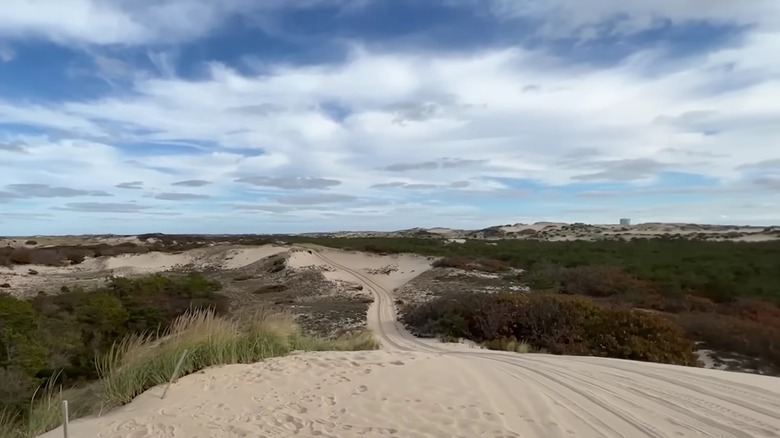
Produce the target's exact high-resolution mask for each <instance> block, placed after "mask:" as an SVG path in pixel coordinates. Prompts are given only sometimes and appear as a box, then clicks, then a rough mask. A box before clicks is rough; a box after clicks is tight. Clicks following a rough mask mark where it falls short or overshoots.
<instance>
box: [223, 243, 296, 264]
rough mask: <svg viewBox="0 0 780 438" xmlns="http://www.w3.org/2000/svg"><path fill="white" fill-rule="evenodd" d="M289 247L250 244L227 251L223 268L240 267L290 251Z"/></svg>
mask: <svg viewBox="0 0 780 438" xmlns="http://www.w3.org/2000/svg"><path fill="white" fill-rule="evenodd" d="M288 250H289V248H287V247H284V246H277V245H262V246H249V247H246V248H236V249H231V250H229V251H227V253H226V254H225V261H224V262H223V263H222V269H238V268H243V267H244V266H248V265H251V264H252V263H256V262H258V261H260V260H263V259H265V258H267V257H271V256H273V255H277V254H281V253H283V252H285V251H288Z"/></svg>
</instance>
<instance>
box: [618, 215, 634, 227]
mask: <svg viewBox="0 0 780 438" xmlns="http://www.w3.org/2000/svg"><path fill="white" fill-rule="evenodd" d="M620 225H623V226H624V227H627V226H630V225H631V219H630V218H627V217H622V218H620Z"/></svg>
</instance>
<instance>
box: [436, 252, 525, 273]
mask: <svg viewBox="0 0 780 438" xmlns="http://www.w3.org/2000/svg"><path fill="white" fill-rule="evenodd" d="M433 266H434V267H436V268H456V269H462V270H465V271H482V272H488V273H499V272H505V271H508V270H509V269H511V267H510V266H509V264H507V263H506V262H504V261H501V260H497V259H488V258H473V257H464V256H456V257H444V258H442V259H439V260H436V261H435V262H434V263H433Z"/></svg>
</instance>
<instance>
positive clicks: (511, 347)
mask: <svg viewBox="0 0 780 438" xmlns="http://www.w3.org/2000/svg"><path fill="white" fill-rule="evenodd" d="M484 345H485V348H487V349H489V350H500V351H511V352H513V353H531V352H533V351H534V349H533V348H532V347H531V344H529V343H528V342H525V341H518V340H517V339H515V338H514V337H511V338H505V339H497V340H494V341H489V342H486V343H485V344H484Z"/></svg>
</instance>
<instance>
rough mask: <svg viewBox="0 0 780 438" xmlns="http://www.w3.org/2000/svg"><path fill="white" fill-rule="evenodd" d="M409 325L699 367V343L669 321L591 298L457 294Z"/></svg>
mask: <svg viewBox="0 0 780 438" xmlns="http://www.w3.org/2000/svg"><path fill="white" fill-rule="evenodd" d="M403 320H404V322H405V323H406V324H407V325H408V326H409V327H410V328H411V329H412V331H414V332H416V333H419V334H433V335H438V336H444V337H456V338H457V337H465V338H468V339H471V340H473V341H476V342H480V343H493V342H494V341H501V340H506V339H517V340H522V341H524V342H527V343H528V344H529V345H531V346H532V347H533V348H535V349H543V350H546V351H549V352H550V353H553V354H575V355H595V356H606V357H617V358H624V359H636V360H645V361H656V362H664V363H674V364H679V365H692V364H694V362H695V359H694V356H693V344H692V343H691V342H690V341H688V340H687V339H686V338H685V336H684V333H683V331H682V330H681V329H680V327H679V326H676V325H675V324H674V323H673V322H671V321H669V320H668V319H664V318H662V317H659V316H657V315H651V314H646V313H642V312H637V311H633V310H630V309H604V308H602V307H599V306H597V305H595V304H594V303H593V302H592V301H591V300H590V299H588V298H586V297H571V296H562V295H556V294H509V293H507V294H491V295H484V294H468V293H466V294H457V295H451V296H445V297H441V298H437V299H436V300H434V301H432V302H429V303H425V304H422V305H419V306H417V307H414V308H412V309H410V310H409V311H407V312H406V313H405V314H404V316H403ZM499 344H500V342H499ZM491 345H492V344H491Z"/></svg>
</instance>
